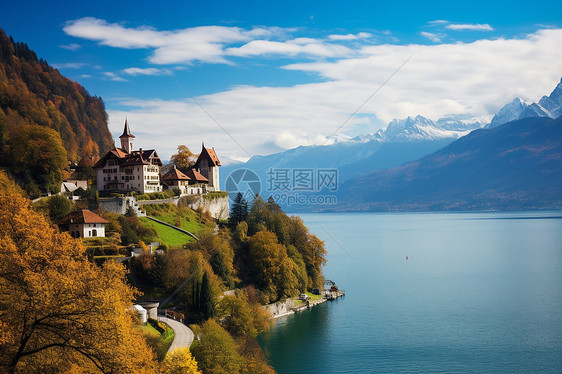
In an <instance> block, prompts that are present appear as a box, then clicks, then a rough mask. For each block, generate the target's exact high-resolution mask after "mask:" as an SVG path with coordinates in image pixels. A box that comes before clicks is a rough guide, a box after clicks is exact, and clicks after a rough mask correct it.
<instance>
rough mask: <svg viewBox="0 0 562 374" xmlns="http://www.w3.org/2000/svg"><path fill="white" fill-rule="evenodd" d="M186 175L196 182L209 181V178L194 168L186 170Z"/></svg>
mask: <svg viewBox="0 0 562 374" xmlns="http://www.w3.org/2000/svg"><path fill="white" fill-rule="evenodd" d="M185 174H186V175H187V177H188V178H189V179H191V180H193V181H197V182H207V183H208V182H209V180H208V179H207V178H205V177H204V176H203V175H202V174H201V173H199V172H198V171H197V170H195V169H190V170H188V171H187V172H186V173H185Z"/></svg>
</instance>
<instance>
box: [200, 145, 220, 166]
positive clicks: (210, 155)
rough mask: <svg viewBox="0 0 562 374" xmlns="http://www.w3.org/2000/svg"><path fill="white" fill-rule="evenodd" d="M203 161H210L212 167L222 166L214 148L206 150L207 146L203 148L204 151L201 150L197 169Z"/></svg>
mask: <svg viewBox="0 0 562 374" xmlns="http://www.w3.org/2000/svg"><path fill="white" fill-rule="evenodd" d="M202 159H207V160H209V161H210V164H211V165H210V166H221V162H220V161H219V158H218V156H217V154H216V153H215V150H214V149H213V148H205V146H203V149H201V153H200V154H199V157H198V158H197V161H196V162H195V166H196V167H197V166H198V165H199V161H201V160H202Z"/></svg>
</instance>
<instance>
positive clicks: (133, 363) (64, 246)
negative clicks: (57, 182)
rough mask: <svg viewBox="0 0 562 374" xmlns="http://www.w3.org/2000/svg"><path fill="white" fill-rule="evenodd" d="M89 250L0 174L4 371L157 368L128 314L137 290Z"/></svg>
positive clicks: (0, 359) (0, 351)
mask: <svg viewBox="0 0 562 374" xmlns="http://www.w3.org/2000/svg"><path fill="white" fill-rule="evenodd" d="M84 250H85V249H84V247H83V246H82V244H81V242H80V241H79V240H75V239H72V238H71V237H70V236H69V235H68V234H67V233H60V232H59V231H58V230H57V229H55V228H53V227H51V226H50V224H49V223H48V221H47V220H46V219H45V218H44V217H43V216H41V215H40V214H38V213H36V212H34V211H33V210H31V209H30V207H29V201H28V200H27V199H25V198H24V197H23V196H22V195H21V193H20V191H19V189H18V188H17V187H16V186H15V185H14V184H13V182H12V181H10V180H8V178H7V177H6V175H5V174H4V173H2V172H0V326H1V327H2V339H0V368H3V369H0V371H2V370H4V371H6V372H9V373H54V372H88V373H91V372H104V373H108V372H112V373H154V372H156V371H157V367H156V363H155V360H154V357H153V354H152V352H151V350H150V349H149V348H148V346H147V345H146V342H145V340H144V339H143V338H142V336H141V335H140V332H138V331H137V330H136V329H135V327H134V321H133V315H132V314H131V313H130V312H128V311H127V309H128V308H129V307H130V306H131V301H132V298H133V297H134V294H135V291H134V290H133V289H132V288H131V287H129V286H128V285H127V284H126V283H125V271H124V269H123V267H122V266H121V265H119V264H116V263H112V262H107V263H106V264H105V265H104V266H103V267H97V266H96V265H94V264H92V263H90V262H88V261H87V260H86V257H85V256H84V255H83V253H84Z"/></svg>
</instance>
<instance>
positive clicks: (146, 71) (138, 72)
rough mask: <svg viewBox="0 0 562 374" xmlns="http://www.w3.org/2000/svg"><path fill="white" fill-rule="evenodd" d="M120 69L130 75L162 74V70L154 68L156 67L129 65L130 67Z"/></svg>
mask: <svg viewBox="0 0 562 374" xmlns="http://www.w3.org/2000/svg"><path fill="white" fill-rule="evenodd" d="M122 71H123V73H125V74H127V75H132V76H136V75H161V74H164V72H163V71H162V70H160V69H156V68H135V67H131V68H127V69H123V70H122Z"/></svg>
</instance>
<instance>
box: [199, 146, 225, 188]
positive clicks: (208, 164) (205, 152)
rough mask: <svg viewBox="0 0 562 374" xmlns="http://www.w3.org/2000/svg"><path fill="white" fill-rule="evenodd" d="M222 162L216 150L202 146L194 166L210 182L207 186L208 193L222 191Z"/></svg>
mask: <svg viewBox="0 0 562 374" xmlns="http://www.w3.org/2000/svg"><path fill="white" fill-rule="evenodd" d="M220 166H221V162H220V161H219V158H218V157H217V154H216V152H215V149H214V148H205V144H203V145H202V149H201V153H200V154H199V157H198V158H197V161H196V162H195V165H194V166H193V168H194V169H196V170H197V171H198V172H199V173H201V175H203V176H204V177H205V178H207V180H208V181H209V183H208V185H207V190H208V191H220V187H219V167H220Z"/></svg>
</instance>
